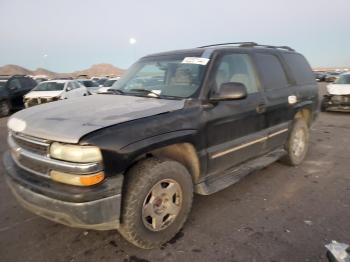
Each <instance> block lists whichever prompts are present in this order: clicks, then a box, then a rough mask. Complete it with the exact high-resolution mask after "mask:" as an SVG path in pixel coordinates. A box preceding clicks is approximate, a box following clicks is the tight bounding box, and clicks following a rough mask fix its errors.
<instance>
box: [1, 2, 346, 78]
mask: <svg viewBox="0 0 350 262" xmlns="http://www.w3.org/2000/svg"><path fill="white" fill-rule="evenodd" d="M0 10H1V16H0V65H5V64H18V65H21V66H24V67H27V68H30V69H35V68H37V67H45V68H48V69H50V70H54V71H58V72H70V71H73V70H78V69H84V68H87V67H89V66H90V65H92V64H96V63H102V62H104V63H112V64H114V65H116V66H119V67H122V68H127V67H128V66H129V65H130V64H131V63H132V62H134V61H135V60H136V59H137V58H139V57H141V56H143V55H146V54H149V53H154V52H158V51H165V50H171V49H181V48H190V47H196V46H200V45H205V44H212V43H220V42H235V41H255V42H258V43H264V44H272V45H289V46H291V47H293V48H295V49H296V50H297V51H299V52H301V53H303V54H304V55H305V56H306V57H307V58H308V60H309V62H310V63H311V64H312V65H313V66H350V50H349V48H350V15H349V10H350V1H349V0H332V1H329V0H288V1H285V0H250V1H247V0H245V1H242V0H215V1H214V0H211V1H208V0H176V1H174V0H173V1H167V0H162V1H161V0H147V1H141V0H139V1H136V0H127V1H119V0H98V1H97V0H59V1H58V0H22V1H20V0H0ZM131 37H134V38H135V39H136V40H137V42H136V44H135V45H130V44H129V39H130V38H131Z"/></svg>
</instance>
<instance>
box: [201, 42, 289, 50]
mask: <svg viewBox="0 0 350 262" xmlns="http://www.w3.org/2000/svg"><path fill="white" fill-rule="evenodd" d="M225 45H238V47H265V48H274V49H284V50H288V51H295V50H294V49H293V48H290V47H289V46H273V45H260V44H257V43H255V42H234V43H221V44H213V45H206V46H200V47H198V48H207V47H214V46H225Z"/></svg>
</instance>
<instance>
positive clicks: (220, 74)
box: [215, 54, 258, 94]
mask: <svg viewBox="0 0 350 262" xmlns="http://www.w3.org/2000/svg"><path fill="white" fill-rule="evenodd" d="M228 82H236V83H242V84H244V85H245V87H246V88H247V91H248V94H251V93H255V92H258V86H257V81H256V76H255V71H254V68H253V66H252V63H251V60H250V57H249V56H248V55H247V54H230V55H225V56H223V57H222V58H221V61H220V64H219V66H218V69H217V71H216V73H215V85H216V89H217V90H218V89H219V88H220V86H221V84H223V83H228Z"/></svg>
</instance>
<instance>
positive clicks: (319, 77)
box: [314, 72, 327, 82]
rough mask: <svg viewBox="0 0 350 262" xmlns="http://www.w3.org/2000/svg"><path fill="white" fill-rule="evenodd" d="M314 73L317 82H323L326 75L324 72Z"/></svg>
mask: <svg viewBox="0 0 350 262" xmlns="http://www.w3.org/2000/svg"><path fill="white" fill-rule="evenodd" d="M314 73H315V78H316V80H317V81H319V82H324V81H325V78H326V76H327V73H326V72H314Z"/></svg>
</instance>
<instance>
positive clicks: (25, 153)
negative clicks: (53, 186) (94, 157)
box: [8, 132, 103, 178]
mask: <svg viewBox="0 0 350 262" xmlns="http://www.w3.org/2000/svg"><path fill="white" fill-rule="evenodd" d="M8 143H9V146H10V148H11V152H12V158H13V160H14V161H15V162H16V164H17V165H18V166H20V167H21V168H23V169H25V170H27V171H29V172H32V173H34V174H36V175H39V176H43V177H46V178H50V176H49V171H50V170H57V171H62V172H66V173H72V174H90V173H96V172H99V171H101V170H103V166H102V163H101V162H92V163H72V162H67V161H62V160H57V159H52V158H50V156H49V152H48V151H49V146H50V141H48V140H44V139H40V138H36V137H31V136H27V135H23V134H20V133H13V132H10V134H9V137H8Z"/></svg>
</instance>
